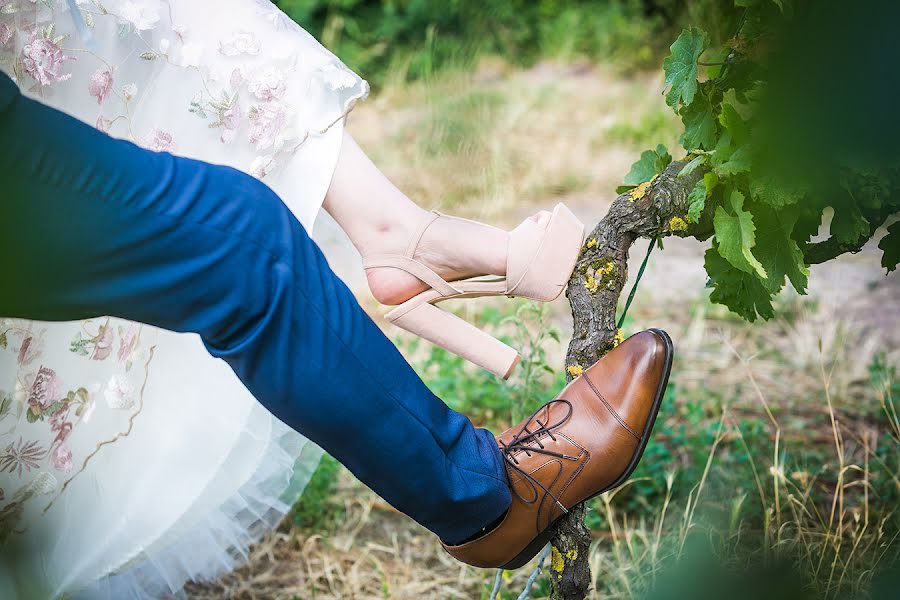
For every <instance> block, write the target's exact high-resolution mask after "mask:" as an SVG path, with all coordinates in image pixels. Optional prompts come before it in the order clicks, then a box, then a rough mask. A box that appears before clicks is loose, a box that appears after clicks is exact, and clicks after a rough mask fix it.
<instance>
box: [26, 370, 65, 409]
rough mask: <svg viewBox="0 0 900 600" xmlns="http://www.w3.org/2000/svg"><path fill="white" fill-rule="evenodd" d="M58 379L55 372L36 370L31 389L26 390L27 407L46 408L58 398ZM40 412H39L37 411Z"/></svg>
mask: <svg viewBox="0 0 900 600" xmlns="http://www.w3.org/2000/svg"><path fill="white" fill-rule="evenodd" d="M59 383H60V382H59V377H57V376H56V371H54V370H53V369H49V368H47V367H41V368H40V369H38V372H37V375H35V376H34V381H32V382H31V388H30V389H29V390H28V406H34V407H38V408H46V407H48V406H50V404H52V403H53V400H54V399H55V398H57V396H59ZM38 412H40V411H38Z"/></svg>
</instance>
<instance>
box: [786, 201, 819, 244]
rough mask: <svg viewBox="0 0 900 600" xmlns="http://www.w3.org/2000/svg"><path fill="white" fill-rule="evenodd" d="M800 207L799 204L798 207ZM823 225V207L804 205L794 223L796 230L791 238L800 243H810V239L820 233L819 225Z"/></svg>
mask: <svg viewBox="0 0 900 600" xmlns="http://www.w3.org/2000/svg"><path fill="white" fill-rule="evenodd" d="M797 208H798V209H799V208H800V207H799V206H798V207H797ZM820 225H822V208H821V207H818V206H817V207H812V208H810V207H804V209H803V210H802V211H801V212H800V214H799V218H798V219H797V223H796V224H795V225H794V231H793V232H792V233H791V238H793V239H794V241H796V242H798V243H800V244H807V243H809V239H810V238H811V237H813V236H814V235H817V234H818V233H819V226H820Z"/></svg>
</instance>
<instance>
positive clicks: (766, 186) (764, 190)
mask: <svg viewBox="0 0 900 600" xmlns="http://www.w3.org/2000/svg"><path fill="white" fill-rule="evenodd" d="M803 195H804V192H803V190H800V189H796V188H793V189H792V188H789V187H787V186H785V185H783V184H781V183H780V182H778V181H776V180H775V179H773V178H772V177H764V176H760V177H754V178H753V179H752V180H751V181H750V196H751V197H752V198H753V199H754V200H756V201H757V202H761V203H762V204H765V205H767V206H771V207H772V208H784V207H785V206H788V205H790V204H796V203H797V202H799V201H800V199H801V198H802V197H803Z"/></svg>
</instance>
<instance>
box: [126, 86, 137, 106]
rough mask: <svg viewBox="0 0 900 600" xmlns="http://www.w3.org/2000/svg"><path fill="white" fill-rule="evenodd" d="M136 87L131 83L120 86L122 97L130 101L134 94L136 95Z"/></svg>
mask: <svg viewBox="0 0 900 600" xmlns="http://www.w3.org/2000/svg"><path fill="white" fill-rule="evenodd" d="M137 93H138V87H137V86H136V85H135V84H133V83H126V84H125V85H123V86H122V99H123V100H125V102H130V101H131V100H132V99H133V98H134V97H135V96H137Z"/></svg>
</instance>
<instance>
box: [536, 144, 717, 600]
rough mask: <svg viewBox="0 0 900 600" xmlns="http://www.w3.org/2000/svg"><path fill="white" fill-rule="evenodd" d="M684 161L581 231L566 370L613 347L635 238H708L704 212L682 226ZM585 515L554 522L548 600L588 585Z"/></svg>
mask: <svg viewBox="0 0 900 600" xmlns="http://www.w3.org/2000/svg"><path fill="white" fill-rule="evenodd" d="M684 165H685V163H684V162H682V161H676V162H673V163H672V164H670V165H669V166H668V167H667V168H666V169H665V170H664V171H663V172H662V173H661V174H660V175H659V176H658V177H656V178H655V179H654V180H653V181H652V182H651V184H650V186H649V187H647V188H646V190H644V193H643V195H640V194H639V193H636V192H635V191H631V192H626V193H624V194H622V195H620V196H619V197H618V198H616V200H615V201H613V203H612V205H611V206H610V209H609V212H608V213H607V214H606V216H605V217H603V219H602V220H601V221H600V222H599V223H598V224H597V226H596V227H594V230H593V231H591V232H590V234H588V236H587V238H586V239H587V242H586V243H585V246H584V248H583V249H582V253H581V256H580V257H579V259H578V263H577V264H576V267H575V272H574V273H573V274H572V278H571V279H570V280H569V286H568V291H567V292H566V296H567V297H568V298H569V303H570V304H571V307H572V316H573V319H574V325H573V328H574V331H573V335H572V341H571V342H570V343H569V349H568V352H567V355H566V365H567V367H572V366H581V367H585V368H586V367H588V366H589V365H591V364H593V363H594V362H596V361H597V360H598V359H599V358H600V357H601V356H603V355H604V354H606V353H607V352H609V350H611V349H612V347H613V345H614V343H615V342H614V340H615V337H616V306H617V304H618V301H619V296H620V295H621V294H622V289H623V287H624V286H625V282H626V281H627V279H628V252H629V250H630V248H631V246H632V244H634V242H635V241H636V240H637V239H638V238H640V237H644V238H650V239H652V238H655V237H664V236H668V235H679V236H682V237H694V238H697V239H700V240H703V239H706V238H708V237H709V236H710V235H712V216H711V214H710V213H711V211H710V210H707V211H705V212H704V214H703V215H702V216H701V218H700V219H699V222H697V223H687V226H686V228H685V227H684V224H685V223H686V219H685V215H686V214H687V211H688V205H689V202H688V194H689V193H690V191H691V190H692V189H693V187H694V186H695V185H696V183H697V181H698V180H699V179H700V178H701V177H702V176H703V173H702V172H700V171H701V169H697V170H695V171H693V172H692V173H691V174H690V175H687V176H685V177H679V176H678V174H679V173H680V172H681V169H682V167H684ZM638 189H640V188H638ZM710 205H712V203H710ZM710 208H711V206H710ZM675 217H677V219H676V220H673V218H675ZM676 223H677V226H675V227H673V224H676ZM651 243H652V242H651ZM576 372H577V371H576ZM569 376H570V377H571V372H570V375H569ZM585 512H586V508H585V506H584V505H583V504H582V505H579V506H576V507H575V508H573V509H572V510H570V511H569V513H568V514H567V515H565V516H564V517H563V518H562V519H561V520H560V521H559V522H558V523H557V525H556V529H555V532H554V535H553V539H552V541H551V544H552V550H551V561H550V563H551V564H550V575H551V577H550V578H551V581H552V592H551V598H552V599H553V600H581V599H582V598H584V597H585V596H586V595H587V593H588V590H589V588H590V585H591V581H592V577H591V571H590V565H589V563H588V550H589V546H590V541H591V536H590V531H589V530H588V529H587V527H586V526H585V524H584V516H585Z"/></svg>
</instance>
